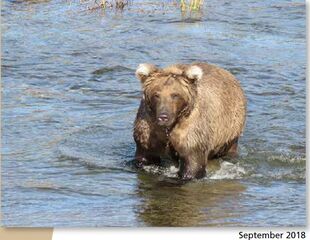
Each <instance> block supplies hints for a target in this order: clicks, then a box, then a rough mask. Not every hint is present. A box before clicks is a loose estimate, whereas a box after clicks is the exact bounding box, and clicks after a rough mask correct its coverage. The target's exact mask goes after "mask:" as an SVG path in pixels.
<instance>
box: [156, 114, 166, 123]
mask: <svg viewBox="0 0 310 240" xmlns="http://www.w3.org/2000/svg"><path fill="white" fill-rule="evenodd" d="M157 120H158V124H159V125H161V124H166V123H167V122H169V116H168V114H166V113H162V114H160V115H159V116H158V118H157Z"/></svg>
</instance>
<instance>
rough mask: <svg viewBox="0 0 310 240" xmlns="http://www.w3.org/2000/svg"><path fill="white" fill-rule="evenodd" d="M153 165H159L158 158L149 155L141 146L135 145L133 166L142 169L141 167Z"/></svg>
mask: <svg viewBox="0 0 310 240" xmlns="http://www.w3.org/2000/svg"><path fill="white" fill-rule="evenodd" d="M150 164H155V165H159V164H160V157H159V156H155V155H153V154H151V153H149V152H148V151H147V150H145V149H143V148H142V147H141V146H139V145H137V149H136V154H135V166H136V167H137V168H142V167H143V166H146V165H150Z"/></svg>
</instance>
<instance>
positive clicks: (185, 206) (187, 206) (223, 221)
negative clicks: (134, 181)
mask: <svg viewBox="0 0 310 240" xmlns="http://www.w3.org/2000/svg"><path fill="white" fill-rule="evenodd" d="M244 190H245V187H244V186H243V185H242V184H241V183H240V182H238V181H236V180H214V181H206V180H204V181H196V182H190V183H186V184H181V183H178V182H176V181H175V182H172V181H171V180H168V179H165V180H163V179H159V178H158V177H156V176H154V175H148V174H145V173H140V174H139V176H138V190H137V191H138V194H139V196H140V197H141V204H140V206H139V208H138V209H137V217H138V218H139V221H142V222H143V223H144V224H145V225H146V226H188V227H190V226H223V225H228V226H234V225H238V223H237V219H238V217H240V214H242V209H240V206H239V205H238V203H239V202H240V198H241V197H242V194H241V193H242V192H243V191H244Z"/></svg>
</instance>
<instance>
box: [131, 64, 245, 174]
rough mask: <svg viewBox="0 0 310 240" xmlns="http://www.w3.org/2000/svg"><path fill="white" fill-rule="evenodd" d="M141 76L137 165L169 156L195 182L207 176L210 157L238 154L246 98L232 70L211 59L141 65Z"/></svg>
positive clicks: (135, 128) (156, 162) (136, 136)
mask: <svg viewBox="0 0 310 240" xmlns="http://www.w3.org/2000/svg"><path fill="white" fill-rule="evenodd" d="M136 76H137V77H138V78H139V79H140V81H141V83H142V89H143V98H142V100H141V103H140V107H139V110H138V113H137V116H136V120H135V123H134V134H133V135H134V140H135V142H136V154H135V163H136V166H137V167H142V166H143V165H148V164H160V161H161V158H165V157H169V158H170V159H172V160H174V161H176V162H178V166H179V171H178V175H179V177H180V178H181V179H183V180H190V179H192V178H202V177H204V176H205V173H206V165H207V161H208V160H209V159H212V158H217V157H221V156H224V155H226V154H227V153H231V154H236V152H237V144H238V138H239V136H240V135H241V133H242V131H243V128H244V125H245V118H246V98H245V95H244V93H243V90H242V89H241V87H240V84H239V82H238V81H237V80H236V78H235V77H234V76H233V75H232V74H231V73H229V72H228V71H226V70H224V69H222V68H219V67H217V66H214V65H210V64H208V63H193V64H176V65H172V66H169V67H167V68H164V69H160V68H158V67H156V66H154V65H152V64H140V65H139V67H138V69H137V71H136Z"/></svg>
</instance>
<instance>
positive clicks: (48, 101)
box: [1, 0, 306, 227]
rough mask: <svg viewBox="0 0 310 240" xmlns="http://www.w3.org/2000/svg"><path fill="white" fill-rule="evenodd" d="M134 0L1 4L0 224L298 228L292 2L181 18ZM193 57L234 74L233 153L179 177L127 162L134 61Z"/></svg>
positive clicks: (298, 125)
mask: <svg viewBox="0 0 310 240" xmlns="http://www.w3.org/2000/svg"><path fill="white" fill-rule="evenodd" d="M137 2H139V1H134V4H133V5H131V6H130V8H129V9H128V8H127V9H126V10H125V11H123V12H115V11H106V12H105V13H104V12H103V11H101V10H95V11H89V10H87V4H85V3H83V2H72V1H59V0H52V1H48V0H42V1H36V0H32V1H22V0H11V1H8V0H5V1H4V2H3V6H2V17H3V24H2V35H3V36H2V44H3V46H2V96H3V99H2V100H3V104H2V108H3V110H2V134H3V137H2V209H1V210H2V214H3V219H2V220H3V224H4V225H5V226H53V227H60V226H63V227H66V226H302V225H305V224H306V187H305V182H306V176H305V175H306V170H305V168H306V161H305V148H306V147H305V115H306V111H305V101H306V97H305V96H306V90H305V86H306V82H305V68H306V53H305V49H306V40H305V31H306V30H305V5H304V2H303V1H299V0H296V1H274V0H271V1H270V0H263V1H247V2H244V1H222V0H219V1H205V6H204V10H203V14H199V13H196V14H193V15H192V16H190V17H189V16H182V15H181V13H180V11H179V10H178V8H176V7H174V6H172V5H171V2H173V1H169V3H166V4H165V5H162V4H159V3H158V4H148V3H149V2H151V1H140V2H141V4H140V5H139V4H137ZM156 2H157V1H156ZM192 61H207V62H210V63H213V64H217V65H219V66H221V67H223V68H226V69H228V70H230V71H231V72H232V73H234V74H235V75H236V76H237V78H238V79H239V80H240V81H241V84H242V86H243V88H244V90H245V92H246V95H247V98H248V114H247V125H246V129H245V132H244V135H243V137H242V139H241V142H240V156H239V158H238V159H220V160H216V161H213V162H212V163H211V164H210V166H209V168H208V174H207V177H206V178H205V179H203V180H200V181H193V182H190V183H188V184H181V183H178V182H177V181H176V179H175V172H176V170H177V169H174V168H172V167H169V166H167V167H156V166H151V167H147V168H145V169H144V171H139V172H137V171H136V170H135V169H134V168H132V166H131V161H132V159H133V155H134V150H135V145H134V141H133V138H132V123H133V120H134V118H135V114H136V110H137V107H138V104H139V99H140V96H141V92H140V84H139V81H138V80H136V78H135V76H134V72H135V68H136V66H137V65H138V64H139V63H142V62H151V63H155V64H157V65H159V66H162V67H163V66H166V65H168V64H172V63H176V62H184V63H188V62H192Z"/></svg>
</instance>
